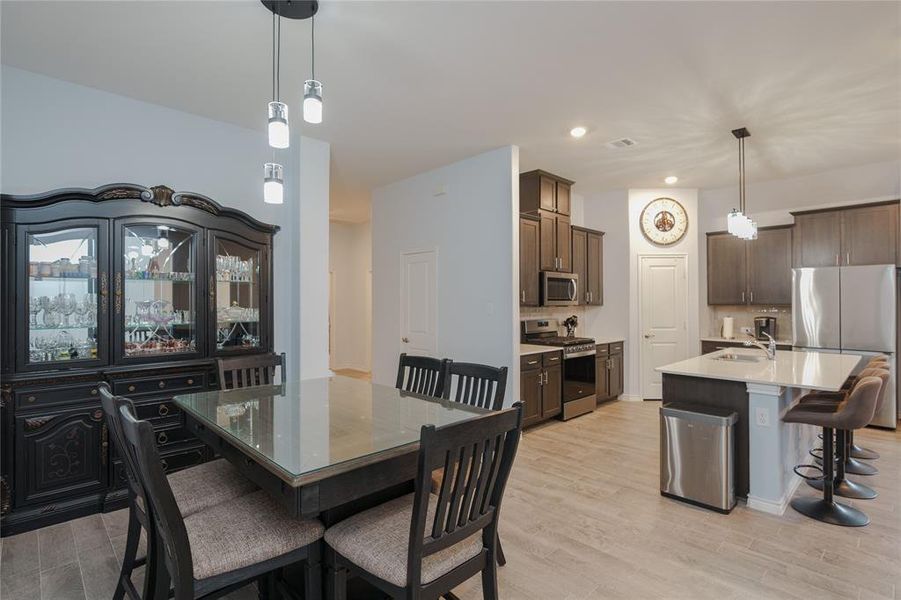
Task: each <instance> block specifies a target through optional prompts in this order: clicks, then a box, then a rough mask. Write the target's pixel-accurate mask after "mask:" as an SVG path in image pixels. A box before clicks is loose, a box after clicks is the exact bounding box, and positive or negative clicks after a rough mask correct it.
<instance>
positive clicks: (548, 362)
mask: <svg viewBox="0 0 901 600" xmlns="http://www.w3.org/2000/svg"><path fill="white" fill-rule="evenodd" d="M541 358H542V364H543V365H544V366H545V367H553V366H554V365H559V364H563V353H562V352H547V353H546V354H542V355H541Z"/></svg>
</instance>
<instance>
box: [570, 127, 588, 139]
mask: <svg viewBox="0 0 901 600" xmlns="http://www.w3.org/2000/svg"><path fill="white" fill-rule="evenodd" d="M586 133H588V130H587V129H585V128H584V127H581V126H580V127H573V128H572V129H570V130H569V135H571V136H573V137H574V138H580V137H582V136H583V135H585V134H586Z"/></svg>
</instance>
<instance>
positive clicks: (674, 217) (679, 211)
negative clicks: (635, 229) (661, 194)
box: [639, 198, 688, 246]
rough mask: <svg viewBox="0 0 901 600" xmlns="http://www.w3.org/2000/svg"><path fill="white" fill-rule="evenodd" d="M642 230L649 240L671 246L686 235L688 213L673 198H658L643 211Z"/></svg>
mask: <svg viewBox="0 0 901 600" xmlns="http://www.w3.org/2000/svg"><path fill="white" fill-rule="evenodd" d="M639 222H640V225H641V232H642V233H644V236H645V237H646V238H648V240H649V241H651V242H653V243H655V244H659V245H661V246H671V245H672V244H675V243H676V242H678V241H679V240H681V239H682V238H683V237H684V236H685V232H686V231H687V230H688V213H687V212H685V208H684V207H683V206H682V205H681V204H679V203H678V202H676V201H675V200H673V199H672V198H657V199H656V200H652V201H651V202H650V203H648V205H647V206H645V207H644V210H643V211H641V219H640V221H639Z"/></svg>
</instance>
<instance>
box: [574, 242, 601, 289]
mask: <svg viewBox="0 0 901 600" xmlns="http://www.w3.org/2000/svg"><path fill="white" fill-rule="evenodd" d="M572 246H573V250H572V266H573V268H572V272H573V273H575V274H577V275H578V276H579V289H580V293H579V304H584V305H588V306H603V304H604V232H603V231H594V230H592V229H585V228H584V227H573V228H572Z"/></svg>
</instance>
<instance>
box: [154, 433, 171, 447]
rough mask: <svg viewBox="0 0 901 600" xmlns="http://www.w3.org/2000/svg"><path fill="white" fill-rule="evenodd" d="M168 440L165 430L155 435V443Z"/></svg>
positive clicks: (162, 442)
mask: <svg viewBox="0 0 901 600" xmlns="http://www.w3.org/2000/svg"><path fill="white" fill-rule="evenodd" d="M168 441H169V436H168V435H166V432H165V431H161V432H160V434H159V435H158V436H156V443H157V444H159V445H163V444H165V443H166V442H168Z"/></svg>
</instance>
